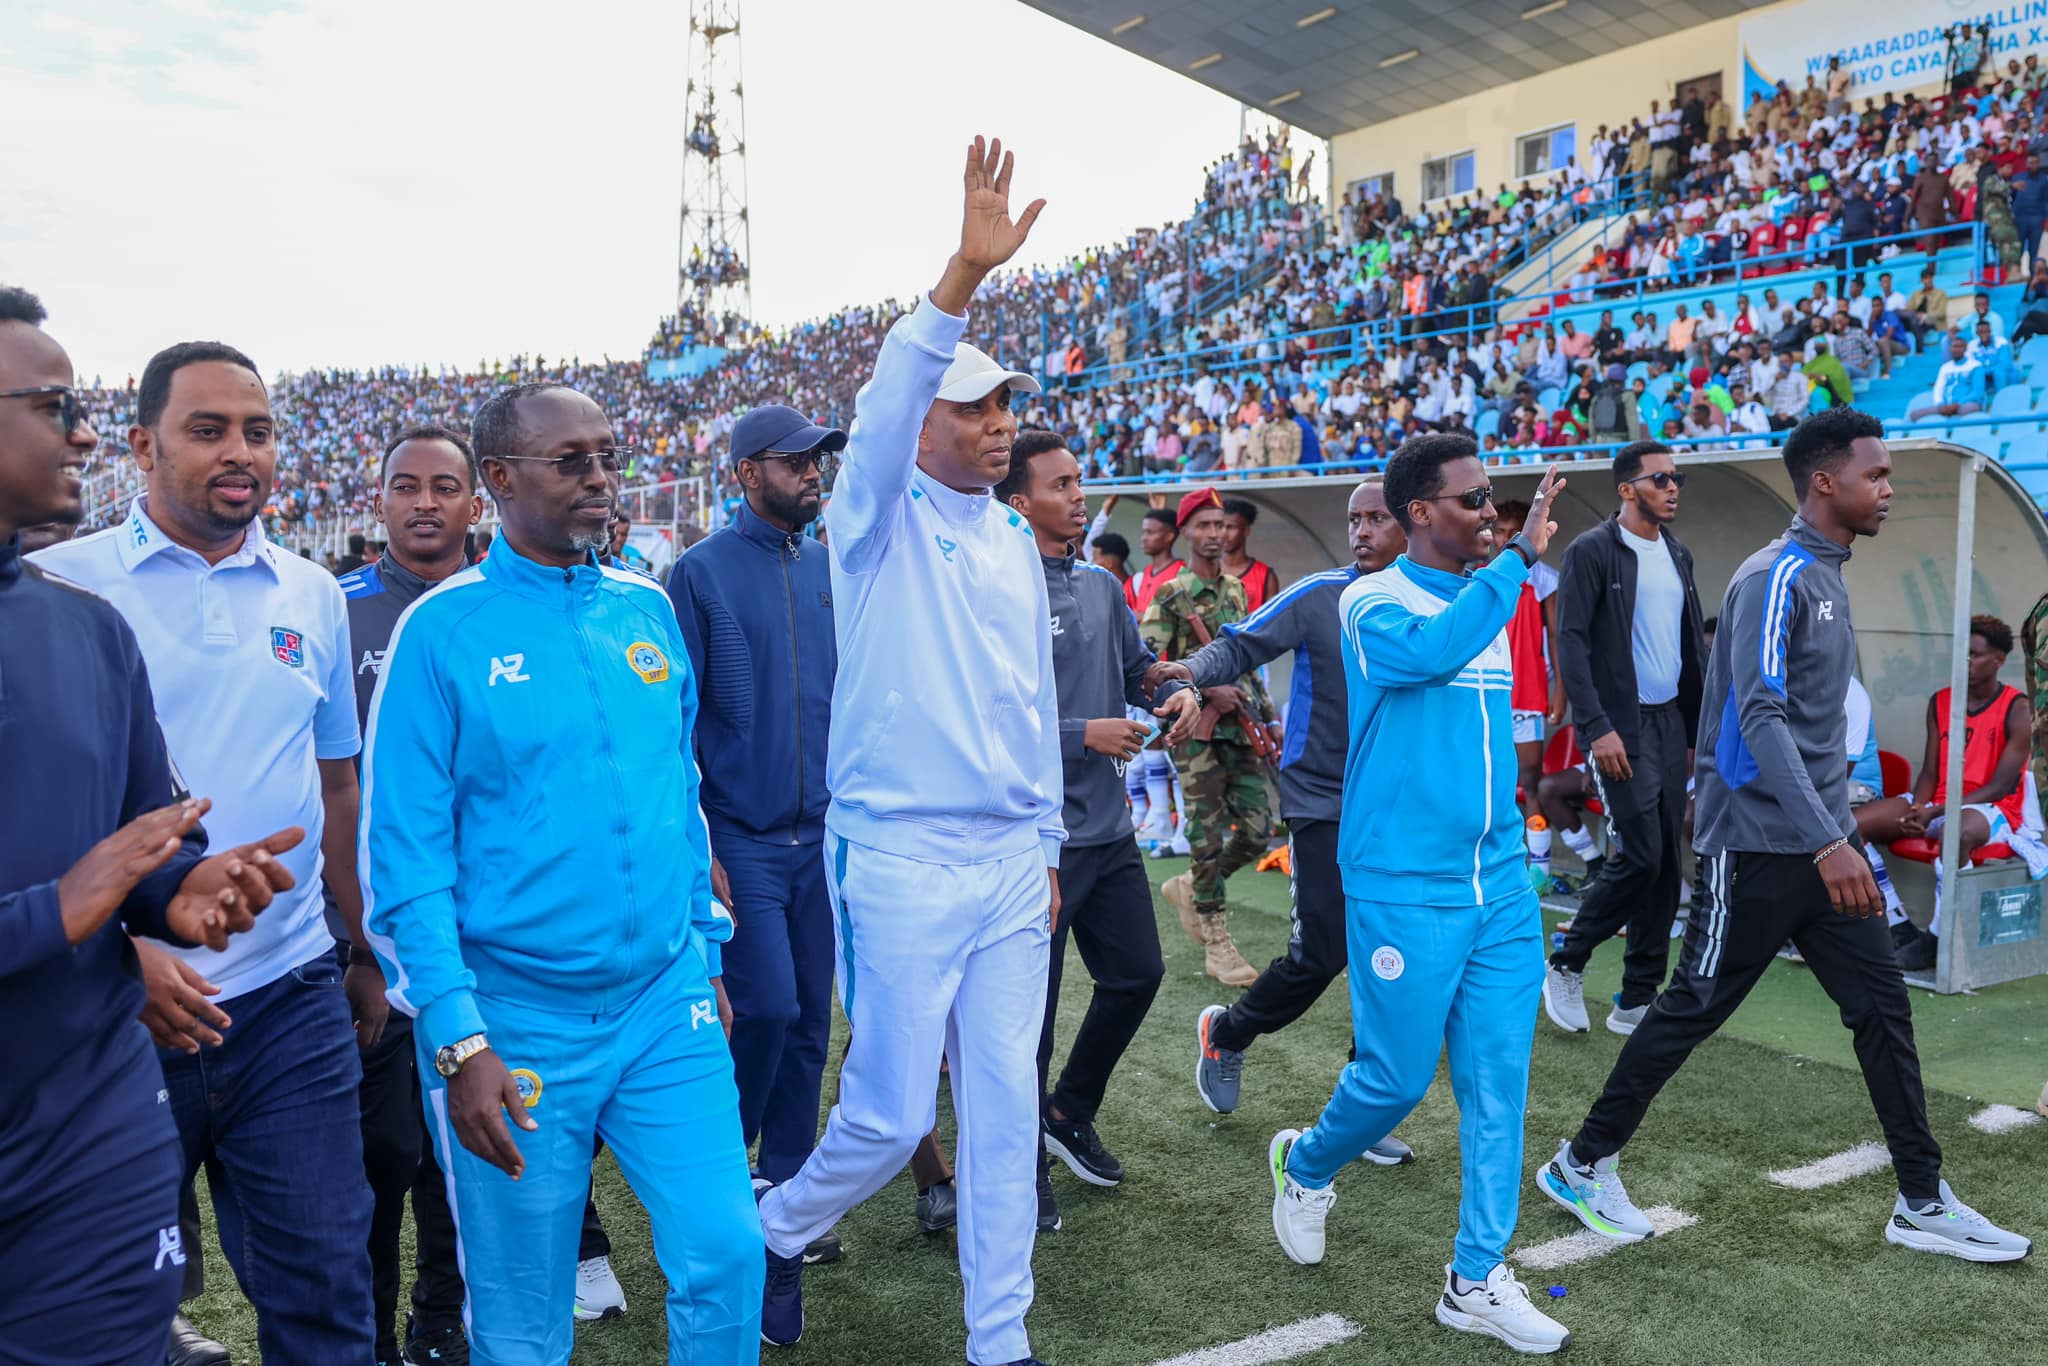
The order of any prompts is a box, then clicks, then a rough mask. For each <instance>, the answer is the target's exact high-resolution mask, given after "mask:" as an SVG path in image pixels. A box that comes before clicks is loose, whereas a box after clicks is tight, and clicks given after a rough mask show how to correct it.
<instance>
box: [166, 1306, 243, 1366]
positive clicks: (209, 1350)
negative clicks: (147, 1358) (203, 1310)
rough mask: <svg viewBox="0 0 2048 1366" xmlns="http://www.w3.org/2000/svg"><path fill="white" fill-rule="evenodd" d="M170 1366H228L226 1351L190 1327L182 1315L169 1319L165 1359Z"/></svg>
mask: <svg viewBox="0 0 2048 1366" xmlns="http://www.w3.org/2000/svg"><path fill="white" fill-rule="evenodd" d="M164 1359H165V1360H166V1361H167V1362H169V1363H170V1366H228V1349H227V1348H225V1347H223V1346H221V1345H220V1344H219V1343H217V1342H215V1341H214V1340H213V1339H212V1338H210V1337H208V1336H206V1334H204V1333H202V1332H200V1331H199V1330H198V1329H197V1328H195V1327H193V1326H192V1320H190V1319H188V1318H186V1317H185V1316H184V1315H183V1314H176V1315H173V1316H172V1318H171V1336H170V1341H169V1342H168V1344H166V1352H165V1358H164Z"/></svg>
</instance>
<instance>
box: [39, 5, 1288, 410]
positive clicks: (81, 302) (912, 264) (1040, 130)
mask: <svg viewBox="0 0 2048 1366" xmlns="http://www.w3.org/2000/svg"><path fill="white" fill-rule="evenodd" d="M5 8H6V10H7V15H8V19H7V22H6V24H5V25H4V26H0V128H4V129H6V130H7V131H6V135H5V136H4V137H0V186H5V187H6V188H5V190H4V192H0V281H5V282H7V283H18V284H22V285H26V286H28V287H29V288H31V289H34V290H35V291H36V292H37V293H39V294H41V295H42V297H43V300H44V302H45V303H46V304H47V305H48V306H49V309H50V312H51V320H50V324H49V326H50V330H51V332H52V333H53V334H54V335H55V336H56V337H57V338H58V339H59V340H60V341H62V342H64V343H65V345H66V346H67V347H68V348H69V349H70V351H71V354H72V357H73V359H74V360H75V361H76V363H77V365H78V368H79V371H80V374H81V375H83V376H91V375H94V374H100V375H103V376H105V377H106V378H107V379H108V380H109V381H110V382H115V381H119V380H122V379H125V378H126V377H127V376H128V375H129V374H131V373H133V372H136V371H139V370H140V369H141V367H142V364H143V362H144V361H145V360H147V359H148V357H149V355H150V354H151V353H152V352H153V351H155V350H156V349H157V348H159V347H162V346H165V345H168V344H169V343H171V342H174V341H180V340H187V339H192V338H218V339H220V340H224V341H227V342H230V343H232V344H234V345H237V346H240V347H241V348H242V349H243V350H245V351H247V352H249V353H250V355H251V356H252V357H254V358H255V360H256V361H257V363H258V364H259V365H260V366H262V367H263V368H264V369H265V370H267V371H268V370H278V369H303V368H306V367H309V366H322V365H348V366H354V365H370V364H391V363H400V364H414V363H422V362H424V363H429V364H442V363H455V364H472V363H474V362H475V361H477V360H478V359H480V358H483V357H497V356H503V355H509V354H512V353H515V352H522V351H524V352H532V351H540V352H542V353H543V354H546V355H549V356H557V355H560V354H563V353H564V352H575V353H577V354H580V355H582V356H584V357H586V358H588V357H594V356H596V355H599V354H610V355H611V356H614V357H621V358H623V357H627V356H632V355H637V354H638V353H639V350H640V348H641V347H642V346H643V345H644V344H645V343H646V340H647V337H648V335H649V334H650V332H651V330H652V327H653V324H654V322H655V320H656V319H657V318H658V317H659V316H660V315H662V314H663V313H666V312H668V311H669V310H670V309H671V307H672V306H673V302H674V279H675V256H676V214H677V206H678V203H679V200H680V197H681V165H682V161H681V158H682V148H681V141H682V135H683V132H684V129H683V127H682V122H683V119H682V103H683V84H684V79H685V76H684V72H685V65H686V63H685V49H686V39H687V22H686V12H687V6H686V3H685V0H578V2H577V3H576V4H574V5H564V4H560V3H555V2H552V0H550V2H546V3H543V2H541V0H311V2H309V3H302V4H260V3H256V0H12V3H9V4H8V5H7V6H6V7H5ZM744 12H745V29H744V34H743V42H744V45H745V46H744V68H745V70H744V75H745V81H746V90H747V144H748V157H747V161H748V171H749V189H750V192H751V206H752V223H753V256H754V308H755V313H756V315H757V316H759V317H760V318H762V319H763V320H764V321H767V322H771V323H787V322H794V321H797V320H800V319H802V318H806V317H812V316H816V315H818V314H821V313H825V312H828V311H830V310H831V309H833V308H835V307H837V306H839V305H841V304H845V303H854V302H865V301H871V300H874V299H879V298H884V297H889V296H891V295H894V296H897V297H909V296H911V295H912V294H913V293H914V292H915V291H916V290H918V289H919V288H922V287H924V286H927V285H929V284H930V283H931V281H933V280H934V279H936V278H937V274H938V270H939V267H940V266H941V265H942V264H943V262H944V259H945V256H946V254H947V252H948V251H949V250H950V249H951V247H952V245H953V243H954V241H955V240H956V239H955V234H956V232H957V229H958V224H959V218H958V206H959V167H960V164H961V162H962V160H963V149H964V147H965V145H966V143H967V142H968V141H969V139H971V137H972V136H973V134H974V133H975V132H977V131H985V132H989V133H994V134H998V135H1001V136H1002V137H1003V138H1004V140H1005V143H1006V145H1011V146H1014V147H1015V148H1016V150H1017V154H1018V160H1019V170H1018V173H1017V180H1016V185H1015V190H1016V192H1017V194H1016V198H1017V200H1018V202H1019V205H1020V207H1021V204H1022V202H1023V201H1024V200H1026V199H1028V198H1030V197H1033V196H1036V195H1044V196H1045V197H1046V198H1047V199H1049V200H1050V201H1051V202H1050V205H1049V206H1048V208H1047V209H1046V212H1045V215H1044V217H1043V218H1042V219H1041V220H1040V221H1039V226H1038V229H1037V231H1036V233H1035V234H1034V236H1033V239H1032V241H1031V243H1030V244H1029V246H1028V247H1027V248H1026V252H1027V254H1029V255H1031V256H1032V257H1033V258H1034V259H1037V260H1049V259H1056V258H1058V257H1060V256H1062V255H1064V254H1067V253H1070V252H1072V251H1075V250H1078V249H1082V248H1085V247H1087V246H1088V245H1090V244H1092V243H1097V242H1105V241H1111V240H1118V239H1120V238H1121V237H1122V236H1123V235H1124V234H1125V233H1126V232H1128V231H1129V230H1131V229H1132V228H1135V227H1138V226H1141V225H1145V224H1153V223H1159V222H1162V221H1165V220H1168V219H1174V218H1179V217H1180V216H1182V215H1183V214H1184V213H1185V212H1186V210H1187V209H1188V207H1189V206H1190V204H1191V203H1192V202H1193V200H1194V197H1195V194H1196V191H1197V190H1198V189H1199V186H1200V172H1201V168H1202V167H1203V166H1204V165H1206V164H1207V163H1208V162H1209V161H1210V160H1212V159H1214V158H1215V157H1216V156H1217V155H1219V154H1220V153H1222V152H1224V151H1225V150H1227V149H1228V147H1229V146H1230V145H1231V143H1232V142H1233V141H1234V140H1235V138H1236V136H1237V130H1238V107H1237V105H1236V104H1235V103H1234V102H1233V101H1231V100H1229V99H1228V98H1226V97H1225V96H1222V95H1219V94H1216V93H1215V92H1213V91H1210V90H1207V89H1205V88H1204V87H1202V86H1200V85H1197V84H1196V83H1194V82H1192V81H1189V80H1185V79H1183V78H1181V77H1179V76H1176V75H1174V74H1172V73H1169V72H1167V71H1164V70H1162V69H1160V68H1158V67H1155V66H1153V65H1151V64H1150V63H1148V62H1145V61H1143V60H1141V59H1139V58H1137V57H1134V56H1131V55H1130V54H1128V53H1124V52H1120V51H1119V50H1117V49H1116V48H1114V47H1113V46H1111V45H1110V44H1108V43H1105V42H1101V41H1099V40H1097V39H1094V38H1091V37H1089V36H1088V35H1086V34H1083V33H1081V32H1080V31H1078V30H1076V29H1072V28H1069V27H1067V26H1066V25H1064V24H1061V23H1059V22H1058V21H1056V20H1053V19H1051V18H1048V17H1047V16H1045V15H1042V14H1040V13H1038V12H1037V11H1035V10H1032V9H1029V8H1027V7H1026V6H1024V5H1022V4H1020V3H1017V0H886V2H885V0H747V3H746V7H745V11H744ZM1297 136H1299V135H1297Z"/></svg>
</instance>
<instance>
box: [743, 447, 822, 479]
mask: <svg viewBox="0 0 2048 1366" xmlns="http://www.w3.org/2000/svg"><path fill="white" fill-rule="evenodd" d="M747 459H749V460H762V461H766V460H780V461H781V462H782V463H783V464H785V465H787V466H789V472H790V473H791V474H802V473H804V472H805V471H807V470H816V471H817V472H818V473H819V474H821V475H829V474H831V473H832V471H833V470H835V469H837V468H838V467H839V457H838V454H837V453H836V452H834V451H828V450H826V449H825V448H824V447H823V446H813V447H812V448H811V449H810V450H807V451H761V452H759V453H758V454H755V455H750V456H748V457H747Z"/></svg>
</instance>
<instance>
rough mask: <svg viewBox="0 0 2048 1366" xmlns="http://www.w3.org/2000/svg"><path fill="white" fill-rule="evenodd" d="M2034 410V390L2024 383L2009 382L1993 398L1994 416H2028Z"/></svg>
mask: <svg viewBox="0 0 2048 1366" xmlns="http://www.w3.org/2000/svg"><path fill="white" fill-rule="evenodd" d="M2033 411H2034V391H2033V390H2032V389H2031V388H2029V387H2028V386H2027V385H2024V384H2008V385H2006V386H2005V387H2004V388H2003V389H2000V390H1999V391H1998V392H1997V393H1996V394H1994V395H1993V396H1992V399H1991V415H1992V416H1993V417H2027V416H2031V415H2032V413H2033Z"/></svg>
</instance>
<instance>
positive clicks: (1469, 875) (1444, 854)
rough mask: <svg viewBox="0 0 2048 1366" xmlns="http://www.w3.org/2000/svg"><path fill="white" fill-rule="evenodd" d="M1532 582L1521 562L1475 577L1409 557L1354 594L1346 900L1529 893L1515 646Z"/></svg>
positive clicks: (1349, 629) (1350, 602) (1423, 902)
mask: <svg viewBox="0 0 2048 1366" xmlns="http://www.w3.org/2000/svg"><path fill="white" fill-rule="evenodd" d="M1528 576H1529V571H1528V569H1527V567H1526V566H1525V565H1523V563H1522V557H1521V556H1519V555H1515V554H1507V555H1502V556H1500V557H1499V558H1498V559H1496V560H1495V561H1494V562H1493V563H1491V564H1489V565H1487V566H1486V567H1485V568H1484V569H1481V570H1479V571H1477V572H1476V573H1473V574H1470V575H1458V574H1448V573H1445V572H1444V571H1442V570H1438V569H1428V568H1425V567H1423V566H1422V565H1419V564H1417V563H1415V562H1414V561H1413V560H1411V559H1409V558H1408V557H1407V556H1406V555H1403V556H1401V558H1399V559H1398V560H1395V561H1394V562H1393V563H1392V564H1390V565H1388V566H1387V567H1386V568H1385V569H1382V570H1381V571H1380V572H1379V573H1377V574H1367V575H1366V576H1365V577H1363V578H1361V579H1359V580H1358V582H1356V583H1354V584H1352V585H1351V587H1349V588H1347V589H1345V590H1344V596H1343V598H1342V599H1340V601H1339V609H1338V610H1339V612H1340V614H1341V616H1342V619H1343V623H1344V678H1345V683H1346V686H1347V690H1348V691H1349V693H1350V705H1351V754H1350V757H1349V758H1348V759H1347V760H1346V762H1345V766H1344V812H1343V817H1342V820H1341V823H1340V824H1339V826H1338V834H1337V862H1338V864H1339V865H1340V866H1341V867H1342V869H1343V872H1344V895H1345V896H1347V897H1353V898H1357V899H1360V900H1367V901H1379V902H1387V903H1390V904H1395V905H1408V906H1480V905H1485V904H1487V903H1489V902H1492V901H1495V900H1498V899H1501V898H1504V897H1506V896H1508V895H1509V894H1511V893H1513V892H1515V891H1517V890H1521V891H1526V890H1527V889H1528V881H1527V878H1528V874H1527V872H1526V871H1525V869H1526V864H1525V856H1524V852H1523V843H1522V817H1521V813H1520V812H1519V811H1518V810H1517V809H1516V806H1515V775H1516V763H1515V736H1514V723H1513V719H1512V718H1511V717H1510V715H1509V711H1508V692H1509V689H1510V687H1511V686H1512V684H1513V681H1514V677H1513V673H1512V671H1511V667H1510V662H1509V659H1508V643H1507V624H1508V618H1509V617H1511V616H1513V615H1514V611H1515V600H1516V597H1517V595H1519V594H1520V592H1521V590H1522V582H1523V580H1524V579H1526V578H1528Z"/></svg>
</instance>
